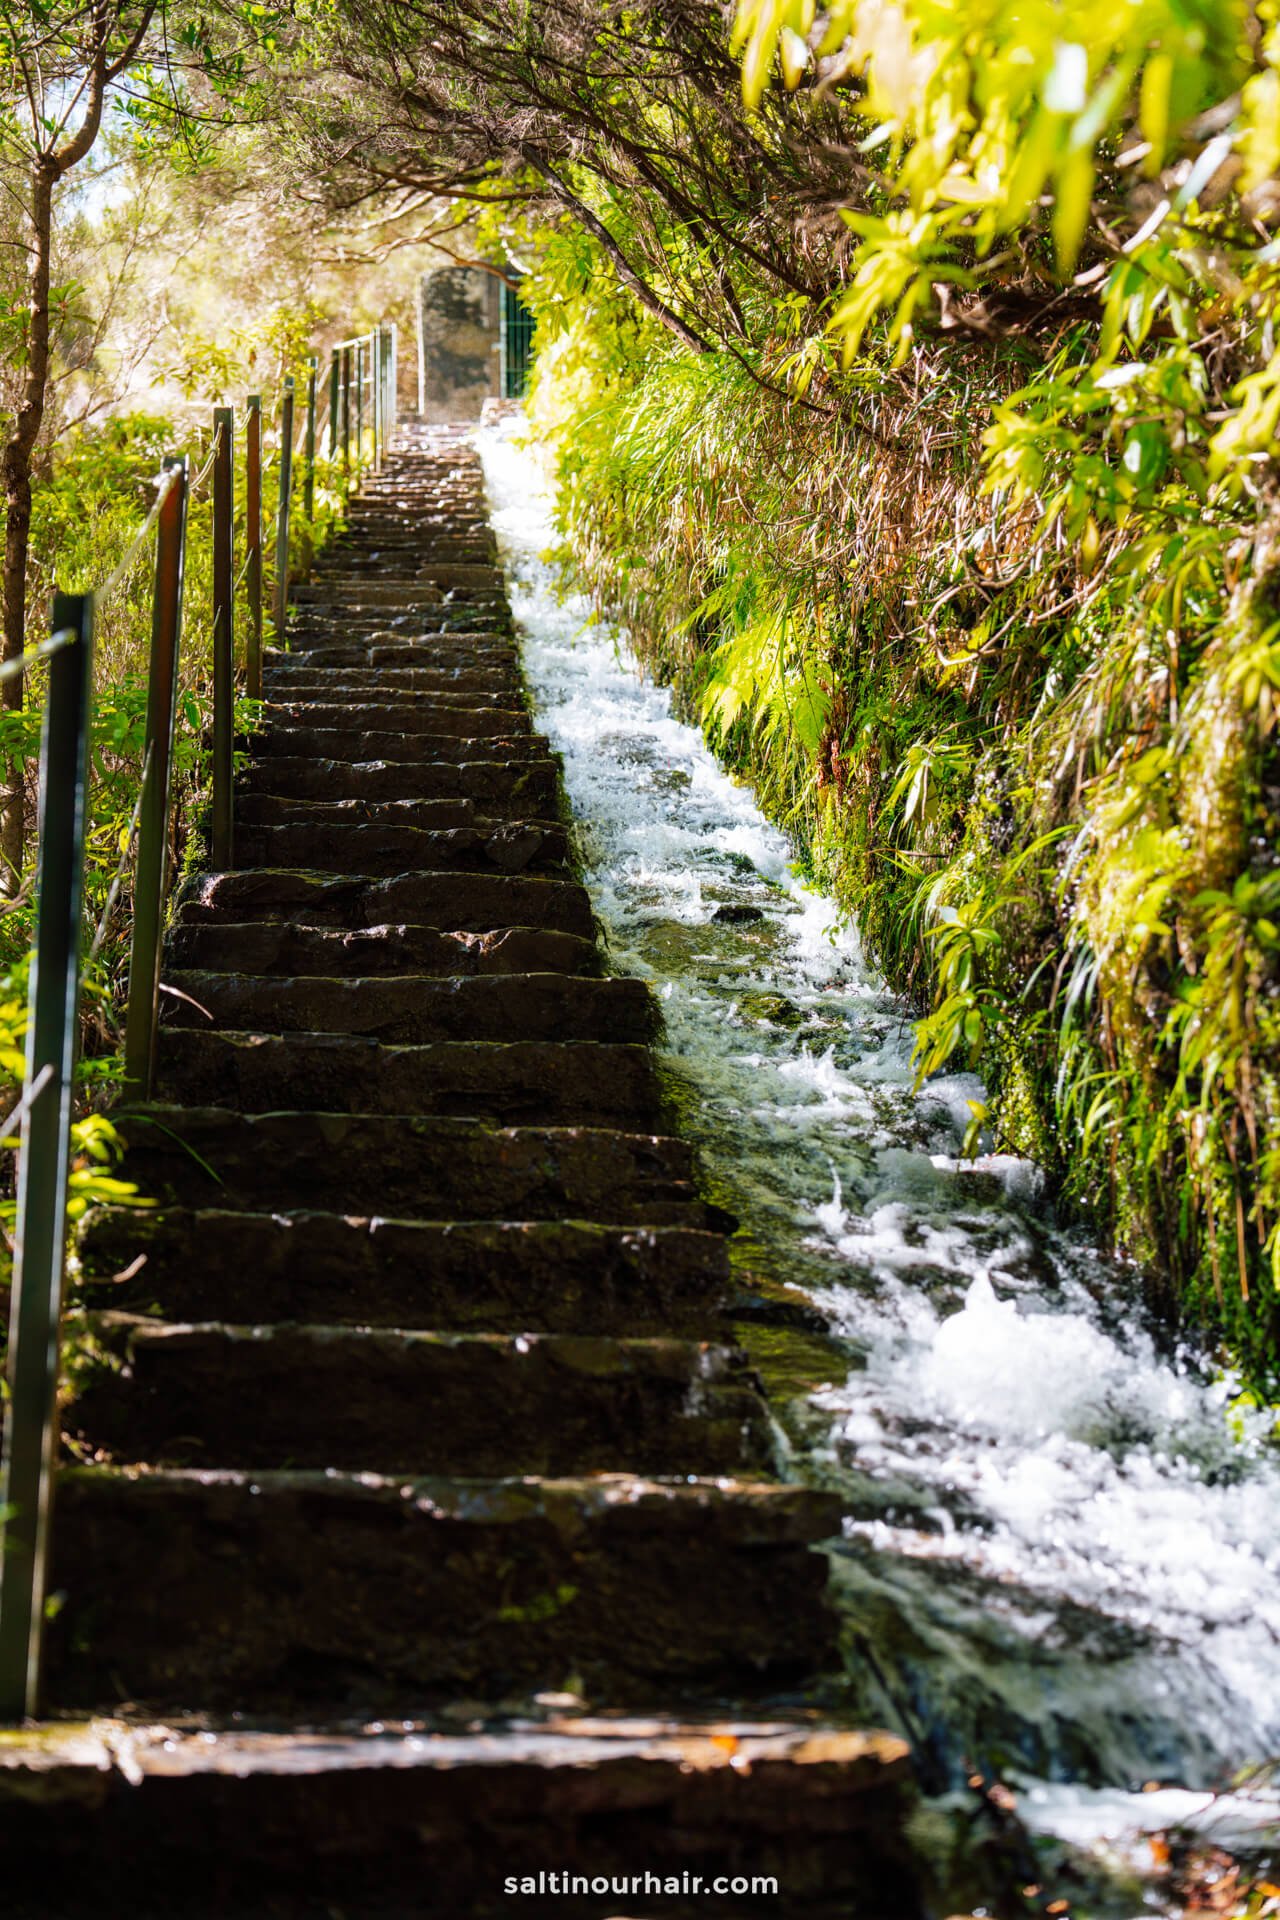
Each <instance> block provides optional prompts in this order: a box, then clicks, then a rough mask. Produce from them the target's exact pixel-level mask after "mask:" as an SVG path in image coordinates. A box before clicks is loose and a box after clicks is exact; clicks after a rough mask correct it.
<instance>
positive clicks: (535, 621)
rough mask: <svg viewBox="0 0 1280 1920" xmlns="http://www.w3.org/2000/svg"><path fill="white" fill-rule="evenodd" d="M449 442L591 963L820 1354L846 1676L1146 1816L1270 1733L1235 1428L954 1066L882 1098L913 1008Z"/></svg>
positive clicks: (1213, 1389)
mask: <svg viewBox="0 0 1280 1920" xmlns="http://www.w3.org/2000/svg"><path fill="white" fill-rule="evenodd" d="M478 444H479V446H480V449H481V452H482V455H483V458H484V461H485V467H486V472H487V476H488V484H489V490H490V496H491V500H492V502H493V505H494V509H495V513H494V521H495V525H496V528H497V531H498V536H499V540H500V542H501V544H502V546H503V550H504V555H505V558H506V562H507V566H508V570H509V575H510V580H511V586H512V599H513V605H514V609H515V614H516V619H517V622H518V624H519V626H520V628H521V630H522V633H523V636H524V648H525V667H526V672H527V675H528V678H529V682H530V686H531V689H532V692H533V695H534V699H535V703H536V707H537V714H538V725H539V727H540V728H541V729H542V730H543V731H544V732H545V733H547V734H548V735H549V736H550V738H551V740H552V743H553V745H554V746H555V747H556V748H557V749H558V750H559V751H560V752H561V753H562V754H563V756H564V764H565V777H566V783H567V787H568V791H569V795H570V799H571V802H572V805H573V809H574V813H575V816H576V817H577V820H578V822H579V826H580V831H581V836H582V842H583V848H584V855H585V860H586V866H587V880H588V884H589V886H590V888H591V892H592V896H593V900H594V903H595V906H596V910H597V913H598V914H599V916H600V918H601V920H602V922H603V924H604V926H605V928H606V930H607V935H608V940H609V945H610V952H611V959H612V963H613V965H614V966H615V967H616V969H617V970H618V971H619V972H627V973H635V974H638V975H641V976H643V977H645V978H647V979H648V980H650V981H651V982H652V984H653V986H654V989H655V991H656V992H657V994H658V995H659V998H660V1000H661V1003H662V1007H663V1011H664V1014H665V1017H666V1022H667V1034H668V1037H667V1043H666V1044H667V1050H668V1058H669V1060H670V1063H671V1065H672V1066H673V1067H674V1069H675V1070H676V1072H677V1074H678V1077H679V1080H680V1081H681V1082H682V1083H683V1085H684V1086H685V1087H686V1088H687V1090H688V1092H689V1096H690V1097H689V1098H688V1100H687V1101H686V1103H685V1120H684V1124H685V1130H686V1131H687V1132H688V1133H689V1134H690V1135H691V1136H692V1137H693V1138H694V1139H695V1140H696V1141H697V1144H698V1145H699V1147H700V1148H701V1150H702V1153H703V1157H704V1161H705V1163H706V1165H707V1167H708V1169H709V1172H710V1175H711V1178H712V1181H713V1183H714V1188H715V1192H716V1197H717V1198H718V1199H720V1200H721V1201H722V1202H723V1204H725V1205H726V1206H728V1207H729V1208H731V1210H732V1211H733V1212H734V1213H735V1214H736V1215H737V1216H738V1218H739V1220H740V1221H741V1223H742V1228H743V1234H742V1238H741V1242H740V1245H741V1247H742V1249H743V1252H742V1258H741V1265H742V1267H743V1268H744V1269H745V1271H746V1274H747V1276H748V1278H749V1273H750V1271H751V1270H752V1269H754V1270H755V1271H756V1272H757V1273H760V1274H763V1275H765V1276H767V1278H768V1279H769V1280H770V1281H772V1282H775V1283H776V1282H779V1281H781V1282H785V1283H787V1284H789V1285H791V1286H793V1287H795V1288H798V1289H800V1290H802V1291H803V1293H804V1294H806V1295H808V1296H809V1298H811V1299H812V1300H813V1302H814V1303H815V1304H816V1306H817V1307H818V1308H819V1309H820V1311H821V1313H822V1314H823V1316H824V1317H825V1318H826V1320H827V1321H828V1324H829V1325H830V1327H831V1328H832V1330H833V1331H834V1332H835V1333H837V1334H838V1335H840V1336H841V1338H842V1340H844V1341H846V1342H847V1343H848V1344H847V1348H846V1349H844V1350H843V1358H842V1359H841V1360H840V1363H839V1365H838V1366H837V1367H835V1368H833V1369H832V1371H833V1372H834V1373H835V1376H836V1377H834V1378H832V1379H830V1380H829V1381H828V1383H827V1384H826V1385H825V1386H823V1387H821V1388H820V1389H819V1390H818V1391H816V1392H815V1393H814V1394H813V1395H812V1396H811V1399H810V1402H809V1410H808V1412H807V1413H806V1414H803V1415H802V1416H800V1417H799V1425H798V1426H797V1424H796V1422H795V1421H794V1420H793V1422H792V1434H793V1442H794V1445H795V1453H794V1457H793V1459H792V1463H791V1466H792V1470H793V1471H796V1472H798V1473H800V1474H802V1475H807V1476H810V1477H814V1478H817V1479H820V1480H822V1481H823V1482H825V1483H826V1484H830V1485H834V1486H836V1487H838V1488H839V1489H840V1490H841V1491H842V1492H843V1493H844V1495H845V1497H846V1508H847V1513H848V1519H847V1521H846V1540H845V1543H844V1549H843V1552H842V1554H841V1555H840V1556H839V1557H838V1562H837V1579H838V1582H839V1585H840V1589H841V1592H842V1594H843V1597H844V1599H845V1601H846V1603H847V1607H848V1611H849V1616H850V1618H851V1620H852V1621H853V1622H854V1624H855V1626H856V1628H857V1630H858V1633H859V1635H860V1636H861V1639H860V1640H859V1641H858V1642H857V1643H856V1644H857V1645H869V1646H870V1647H872V1648H873V1649H874V1651H875V1655H876V1662H877V1665H878V1674H877V1675H874V1676H872V1677H871V1678H867V1677H866V1673H865V1663H862V1665H861V1666H860V1663H859V1661H858V1659H857V1657H856V1654H855V1658H854V1660H853V1663H852V1664H853V1666H854V1668H855V1670H857V1672H858V1674H859V1675H860V1676H861V1677H856V1678H855V1682H854V1697H855V1699H856V1700H857V1701H858V1703H859V1704H862V1702H863V1701H864V1700H865V1704H866V1707H867V1710H868V1711H871V1712H873V1713H874V1714H875V1716H876V1717H877V1718H878V1719H881V1720H884V1719H886V1718H889V1717H891V1714H896V1715H897V1716H898V1718H899V1720H900V1721H901V1723H902V1724H904V1725H905V1726H906V1727H907V1729H908V1731H909V1732H911V1733H912V1735H913V1737H914V1738H915V1739H916V1741H917V1746H918V1747H919V1748H922V1749H923V1750H924V1751H925V1752H926V1753H928V1754H931V1755H932V1756H933V1758H934V1759H935V1761H936V1762H937V1763H938V1764H939V1765H940V1766H941V1767H945V1769H947V1770H948V1771H949V1772H950V1774H951V1775H952V1777H954V1776H955V1774H956V1773H957V1772H958V1771H959V1770H961V1769H963V1768H964V1767H965V1766H966V1765H967V1764H968V1763H970V1762H972V1761H975V1760H980V1761H981V1762H982V1763H984V1764H986V1765H988V1766H995V1767H997V1768H1000V1769H1002V1770H1003V1771H1004V1772H1005V1773H1006V1774H1015V1775H1016V1774H1018V1773H1019V1772H1021V1773H1022V1774H1023V1775H1024V1776H1025V1777H1027V1778H1028V1779H1035V1778H1039V1779H1040V1780H1041V1781H1045V1780H1048V1779H1057V1780H1059V1781H1070V1780H1075V1781H1082V1782H1085V1783H1088V1784H1087V1787H1075V1788H1072V1789H1070V1791H1069V1793H1068V1794H1067V1798H1066V1799H1064V1798H1063V1790H1061V1789H1054V1790H1053V1792H1054V1793H1056V1794H1057V1795H1058V1797H1057V1798H1056V1799H1054V1798H1053V1796H1052V1794H1050V1790H1049V1789H1048V1788H1047V1787H1045V1786H1043V1785H1041V1786H1039V1787H1037V1788H1036V1789H1035V1791H1036V1792H1037V1793H1039V1794H1040V1795H1041V1796H1042V1802H1043V1806H1044V1809H1045V1821H1044V1824H1045V1826H1046V1827H1052V1825H1053V1819H1054V1818H1057V1819H1058V1820H1059V1822H1060V1823H1061V1821H1062V1820H1065V1819H1067V1816H1066V1814H1065V1813H1064V1812H1063V1809H1064V1807H1066V1806H1068V1805H1069V1806H1070V1808H1071V1809H1072V1811H1071V1815H1070V1820H1068V1822H1067V1824H1068V1825H1071V1824H1072V1822H1074V1826H1072V1832H1073V1833H1075V1831H1076V1829H1077V1828H1080V1827H1081V1825H1082V1823H1083V1825H1084V1826H1088V1824H1089V1820H1090V1818H1092V1819H1093V1822H1094V1827H1095V1830H1097V1829H1102V1830H1111V1829H1114V1828H1115V1827H1116V1825H1117V1823H1120V1824H1123V1823H1124V1821H1126V1820H1128V1821H1131V1822H1132V1823H1133V1824H1136V1825H1138V1826H1141V1825H1142V1823H1143V1820H1144V1819H1145V1821H1146V1825H1147V1827H1148V1828H1149V1829H1151V1830H1154V1829H1155V1828H1156V1827H1158V1826H1159V1825H1160V1824H1161V1823H1162V1810H1163V1799H1162V1796H1159V1795H1154V1794H1152V1795H1146V1796H1141V1795H1140V1796H1138V1798H1137V1799H1136V1800H1135V1799H1133V1798H1131V1797H1130V1795H1129V1794H1128V1793H1126V1791H1125V1790H1126V1789H1127V1790H1132V1789H1134V1788H1137V1787H1140V1786H1141V1785H1142V1784H1144V1783H1146V1782H1149V1781H1150V1780H1152V1779H1155V1780H1158V1781H1160V1782H1162V1783H1165V1784H1166V1785H1168V1786H1177V1787H1178V1788H1181V1789H1184V1790H1193V1789H1194V1790H1203V1789H1206V1788H1212V1787H1216V1786H1218V1785H1219V1784H1221V1783H1222V1782H1223V1781H1225V1779H1226V1777H1227V1776H1228V1775H1229V1774H1230V1773H1231V1771H1232V1770H1233V1769H1235V1768H1237V1767H1239V1766H1241V1765H1243V1764H1246V1763H1250V1762H1254V1761H1257V1760H1260V1759H1262V1758H1263V1757H1265V1756H1269V1755H1273V1754H1280V1578H1278V1576H1280V1526H1278V1525H1277V1519H1278V1517H1280V1467H1278V1466H1277V1463H1276V1461H1275V1457H1274V1455H1273V1454H1271V1453H1270V1452H1269V1451H1268V1447H1267V1439H1266V1423H1265V1422H1264V1421H1263V1420H1261V1419H1260V1418H1259V1417H1257V1416H1252V1415H1248V1416H1241V1415H1239V1414H1235V1413H1232V1411H1231V1408H1230V1401H1231V1397H1232V1396H1231V1388H1230V1386H1229V1385H1228V1384H1227V1383H1217V1384H1215V1383H1214V1382H1213V1381H1212V1380H1211V1379H1209V1378H1208V1376H1207V1375H1206V1374H1205V1373H1204V1371H1203V1370H1202V1369H1200V1368H1198V1367H1197V1366H1196V1365H1195V1364H1194V1362H1193V1361H1192V1360H1191V1359H1186V1358H1183V1359H1177V1360H1171V1359H1170V1358H1169V1357H1168V1356H1167V1355H1165V1354H1164V1353H1162V1352H1161V1351H1160V1350H1159V1349H1158V1348H1157V1346H1156V1344H1155V1343H1154V1342H1153V1340H1152V1339H1151V1338H1150V1337H1149V1335H1148V1334H1147V1332H1145V1331H1144V1330H1143V1328H1142V1326H1141V1324H1140V1316H1139V1315H1138V1314H1137V1313H1136V1312H1134V1311H1126V1295H1128V1296H1129V1297H1130V1298H1132V1297H1134V1295H1135V1294H1136V1287H1135V1285H1134V1278H1133V1276H1132V1275H1131V1274H1127V1273H1126V1272H1125V1270H1124V1269H1122V1268H1120V1267H1118V1266H1116V1265H1115V1264H1114V1263H1108V1262H1106V1261H1104V1260H1103V1259H1102V1258H1101V1257H1100V1256H1099V1255H1097V1254H1096V1253H1095V1252H1094V1250H1093V1249H1092V1248H1091V1247H1090V1245H1089V1244H1088V1243H1087V1240H1085V1239H1083V1238H1082V1237H1081V1236H1079V1235H1069V1234H1066V1233H1064V1232H1062V1231H1060V1230H1058V1229H1057V1228H1056V1227H1055V1225H1054V1224H1053V1222H1052V1219H1051V1218H1050V1216H1049V1213H1048V1209H1047V1207H1046V1204H1045V1201H1044V1198H1043V1194H1042V1189H1041V1181H1040V1178H1039V1176H1038V1174H1037V1171H1036V1169H1035V1168H1034V1167H1032V1166H1030V1165H1028V1164H1027V1163H1025V1162H1022V1161H1018V1160H1014V1159H1011V1158H1008V1157H1004V1156H988V1157H987V1158H985V1159H979V1160H978V1161H977V1162H976V1163H972V1164H971V1163H967V1162H963V1161H962V1160H961V1159H960V1157H959V1154H960V1142H961V1139H962V1136H963V1133H964V1129H965V1128H966V1126H967V1125H968V1123H969V1120H970V1117H971V1109H970V1106H969V1102H970V1101H971V1100H976V1099H977V1098H979V1097H980V1094H981V1088H980V1087H979V1085H978V1083H977V1082H976V1081H974V1080H973V1079H972V1078H970V1077H967V1076H963V1075H960V1076H955V1077H952V1078H947V1079H939V1080H936V1081H934V1082H933V1083H931V1084H930V1085H929V1086H928V1087H927V1088H926V1089H925V1090H924V1091H923V1092H922V1093H921V1094H920V1095H919V1096H914V1095H913V1094H912V1091H911V1087H912V1071H911V1066H910V1054H911V1045H912V1031H911V1023H910V1020H909V1017H908V1015H907V1013H906V1011H905V1009H904V1008H903V1006H902V1005H901V1004H900V1003H899V1002H898V1001H897V1000H896V999H895V998H894V997H893V996H892V995H890V994H889V993H888V992H887V990H886V988H885V987H884V984H883V982H882V981H880V980H879V979H878V978H877V977H876V976H875V974H874V973H873V971H872V970H871V969H870V968H869V967H868V966H867V964H866V963H865V961H864V960H863V958H862V955H861V953H860V950H859V945H858V940H857V936H856V932H855V931H854V930H853V929H852V928H850V927H849V926H848V925H847V924H845V923H842V921H841V917H840V915H839V913H838V912H837V909H836V908H835V906H834V904H833V903H832V902H831V901H830V900H829V899H825V898H823V897H822V896H820V895H818V894H816V893H814V892H811V891H809V890H807V889H806V888H805V887H804V886H803V885H802V884H801V882H800V881H799V880H798V879H797V878H796V877H795V875H794V874H793V872H792V866H791V858H792V857H791V853H790V850H789V848H788V846H787V843H786V841H785V839H784V838H783V836H782V835H781V834H780V833H779V832H778V831H777V830H776V829H775V828H774V827H772V826H770V825H769V823H768V822H767V821H766V820H765V819H764V817H763V815H762V814H761V813H760V810H759V808H758V807H757V806H756V804H755V801H754V800H753V798H752V796H751V794H750V793H749V792H748V791H747V790H746V789H745V788H743V787H740V786H738V785H735V784H734V783H733V781H731V780H730V779H729V778H728V777H727V776H726V775H725V774H724V773H723V772H722V771H721V770H720V768H719V767H718V766H717V764H716V762H715V760H714V759H713V757H712V756H711V754H710V753H709V752H708V751H707V749H706V747H705V746H704V744H703V742H702V739H701V737H700V735H699V733H698V732H697V730H696V729H695V728H693V727H690V726H688V725H685V724H683V723H682V722H681V721H679V720H678V719H676V718H675V717H674V716H673V714H672V711H671V702H670V698H669V695H668V694H667V692H666V691H665V690H663V689H662V688H659V687H656V686H654V685H652V684H651V683H649V682H647V681H646V680H645V679H644V678H643V677H642V675H641V674H640V673H639V671H638V670H637V668H636V666H635V664H634V662H633V661H632V660H631V659H630V657H629V655H628V653H627V649H626V645H625V639H624V638H623V637H622V636H620V635H618V634H617V633H615V632H613V631H612V630H610V629H608V628H606V627H603V626H601V625H598V624H592V623H591V622H590V621H589V619H588V609H587V608H586V607H585V605H583V604H582V603H581V602H578V601H575V600H572V599H570V600H566V601H562V600H560V599H558V598H557V595H556V593H555V591H554V587H553V584H552V575H551V572H550V570H549V568H548V567H547V565H546V564H545V563H544V562H543V560H542V558H541V555H542V552H543V550H544V549H545V548H546V547H547V546H548V545H549V544H550V542H551V540H552V538H553V535H552V531H551V525H550V517H549V502H548V500H547V497H546V494H545V491H544V489H543V486H542V484H541V482H540V479H539V474H538V469H537V466H536V464H535V462H534V461H533V459H532V458H531V456H530V455H528V454H527V453H524V452H521V451H520V450H519V449H517V448H516V447H515V446H513V444H512V443H511V440H510V438H509V436H508V435H507V434H506V433H504V432H503V431H502V430H486V431H485V432H482V433H481V434H480V435H479V436H478ZM837 1351H840V1350H837ZM797 1434H798V1435H799V1437H798V1438H797V1437H796V1436H797ZM1072 1794H1074V1795H1075V1796H1076V1797H1075V1798H1074V1799H1073V1798H1071V1795H1072ZM1046 1795H1047V1796H1048V1798H1045V1796H1046ZM1147 1802H1150V1803H1151V1804H1150V1805H1147V1804H1146V1803H1147ZM1157 1802H1159V1803H1160V1806H1159V1807H1157V1805H1156V1803H1157ZM1026 1810H1027V1811H1028V1812H1030V1813H1031V1815H1032V1818H1033V1819H1034V1818H1035V1807H1034V1805H1031V1804H1028V1806H1027V1808H1026ZM1091 1810H1092V1811H1091ZM1050 1814H1052V1816H1053V1817H1052V1818H1051V1817H1050Z"/></svg>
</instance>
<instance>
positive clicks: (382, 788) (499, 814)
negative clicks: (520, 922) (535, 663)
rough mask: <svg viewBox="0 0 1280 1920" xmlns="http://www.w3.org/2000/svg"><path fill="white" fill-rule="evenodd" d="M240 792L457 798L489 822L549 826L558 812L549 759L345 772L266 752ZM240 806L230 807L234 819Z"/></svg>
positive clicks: (378, 764)
mask: <svg viewBox="0 0 1280 1920" xmlns="http://www.w3.org/2000/svg"><path fill="white" fill-rule="evenodd" d="M239 790H240V793H241V794H242V795H244V794H262V795H264V796H273V795H274V796H278V797H280V798H292V799H299V800H318V801H325V802H327V801H328V800H329V799H330V797H331V796H332V795H333V794H335V793H344V794H347V795H349V796H350V797H351V799H352V800H365V801H386V800H391V801H395V800H411V799H412V800H440V801H444V802H446V803H447V802H448V801H450V800H451V799H453V798H454V796H459V797H461V798H463V799H465V800H466V801H468V802H469V803H470V804H471V805H472V806H474V807H478V808H479V809H480V810H481V811H482V812H484V813H487V814H489V815H490V817H491V818H493V819H509V818H510V817H511V816H512V815H513V814H514V815H516V816H523V817H524V818H525V819H541V820H554V819H555V818H556V816H557V814H558V812H559V809H560V805H561V800H560V768H559V763H558V762H557V761H556V760H553V759H551V758H550V757H547V758H544V759H541V760H534V759H530V760H523V761H520V760H517V761H508V760H464V761H460V762H458V763H456V764H455V763H453V762H451V761H448V760H426V761H414V762H412V763H410V762H406V761H403V760H401V761H388V760H370V761H366V762H365V763H364V764H363V765H359V766H352V765H349V764H347V763H345V762H343V761H340V760H312V759H309V758H308V759H301V758H299V759H290V757H289V756H288V755H287V754H273V755H272V756H271V758H270V759H262V760H254V761H250V763H249V765H248V767H247V768H246V769H245V771H244V773H243V774H242V775H241V778H240V782H239ZM242 807H243V801H238V802H237V813H238V817H240V818H245V817H247V816H245V815H244V814H243V812H242V811H241V809H242Z"/></svg>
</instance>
